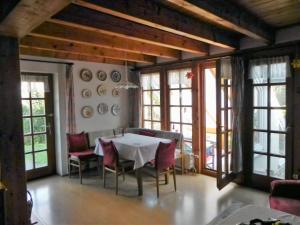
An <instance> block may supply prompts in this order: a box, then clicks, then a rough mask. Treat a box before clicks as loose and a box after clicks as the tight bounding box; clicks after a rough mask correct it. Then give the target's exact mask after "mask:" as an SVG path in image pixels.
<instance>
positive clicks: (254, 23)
mask: <svg viewBox="0 0 300 225" xmlns="http://www.w3.org/2000/svg"><path fill="white" fill-rule="evenodd" d="M161 2H164V3H165V4H166V3H167V4H169V5H173V6H175V7H176V8H178V9H182V10H183V11H184V12H187V13H191V14H193V15H194V16H196V17H198V18H200V19H203V18H204V19H206V20H208V21H211V22H213V23H215V24H218V25H220V26H223V27H226V28H228V29H230V30H234V31H236V32H239V33H242V34H244V35H246V36H249V37H251V38H255V39H259V40H263V41H266V42H272V41H273V39H274V30H273V29H272V27H271V26H269V25H267V24H266V23H265V22H264V21H262V20H261V19H259V18H257V17H256V16H254V15H253V14H251V13H250V12H248V11H246V10H245V9H241V7H240V6H238V5H235V4H234V3H232V2H228V1H220V0H209V1H207V0H161Z"/></svg>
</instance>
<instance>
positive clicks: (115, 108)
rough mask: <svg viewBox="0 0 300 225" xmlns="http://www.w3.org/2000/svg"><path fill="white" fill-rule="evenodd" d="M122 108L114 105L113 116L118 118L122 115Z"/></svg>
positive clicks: (112, 108)
mask: <svg viewBox="0 0 300 225" xmlns="http://www.w3.org/2000/svg"><path fill="white" fill-rule="evenodd" d="M120 110H121V109H120V106H119V105H118V104H114V105H112V107H111V114H113V115H114V116H118V115H119V114H120Z"/></svg>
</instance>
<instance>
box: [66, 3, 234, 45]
mask: <svg viewBox="0 0 300 225" xmlns="http://www.w3.org/2000/svg"><path fill="white" fill-rule="evenodd" d="M74 3H75V4H77V5H80V6H82V7H86V8H89V9H93V10H97V11H99V12H103V13H107V14H110V15H113V16H116V17H119V18H123V19H126V20H129V21H132V22H135V23H139V24H143V25H146V26H150V27H154V28H158V29H160V30H163V31H166V32H170V33H173V34H177V35H182V36H184V37H187V38H191V39H194V40H198V41H202V42H206V43H208V44H212V45H216V46H219V47H223V48H229V49H233V48H237V47H238V44H239V41H238V38H237V37H236V35H235V34H233V33H232V32H229V31H226V30H224V29H222V28H219V27H216V26H213V25H211V24H208V23H206V22H203V21H201V20H199V19H196V18H193V17H191V16H188V15H185V14H182V13H180V12H178V11H175V10H173V9H170V8H168V7H166V6H164V5H162V4H158V3H157V2H156V1H154V0H152V1H149V0H138V1H136V0H126V1H124V0H114V1H103V0H85V1H83V0H75V1H74ZM216 7H218V5H216ZM70 8H72V5H70V6H69V7H68V8H66V9H65V10H64V12H66V11H68V10H70Z"/></svg>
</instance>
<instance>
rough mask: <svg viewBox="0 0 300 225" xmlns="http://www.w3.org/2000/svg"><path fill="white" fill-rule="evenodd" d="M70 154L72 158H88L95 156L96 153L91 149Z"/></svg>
mask: <svg viewBox="0 0 300 225" xmlns="http://www.w3.org/2000/svg"><path fill="white" fill-rule="evenodd" d="M69 156H70V157H71V158H77V159H86V158H91V157H95V156H96V155H95V153H94V152H93V151H91V150H86V151H81V152H70V153H69Z"/></svg>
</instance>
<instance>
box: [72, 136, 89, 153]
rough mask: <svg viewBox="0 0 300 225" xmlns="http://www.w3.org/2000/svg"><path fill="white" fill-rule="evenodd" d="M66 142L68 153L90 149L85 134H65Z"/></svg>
mask: <svg viewBox="0 0 300 225" xmlns="http://www.w3.org/2000/svg"><path fill="white" fill-rule="evenodd" d="M67 140H68V151H69V152H82V151H86V150H88V149H89V148H90V144H89V138H88V134H87V133H85V132H81V133H79V134H67Z"/></svg>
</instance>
